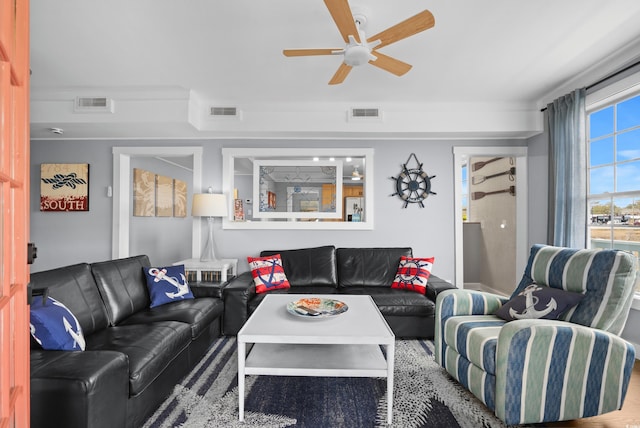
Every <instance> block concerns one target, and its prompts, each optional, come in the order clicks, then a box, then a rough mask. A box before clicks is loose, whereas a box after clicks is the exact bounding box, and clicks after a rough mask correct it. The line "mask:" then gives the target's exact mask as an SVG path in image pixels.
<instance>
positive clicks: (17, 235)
mask: <svg viewBox="0 0 640 428" xmlns="http://www.w3.org/2000/svg"><path fill="white" fill-rule="evenodd" d="M28 219H29V2H28V0H0V237H1V238H2V239H1V241H2V245H1V246H0V269H1V271H0V277H1V278H2V283H1V284H0V428H13V427H19V428H23V427H28V426H29V322H28V321H29V320H28V317H29V307H28V306H27V284H28V281H29V271H28V269H27V241H28V237H29V227H28V226H29V225H28Z"/></svg>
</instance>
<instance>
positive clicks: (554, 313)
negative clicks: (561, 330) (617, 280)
mask: <svg viewBox="0 0 640 428" xmlns="http://www.w3.org/2000/svg"><path fill="white" fill-rule="evenodd" d="M583 297H584V295H583V294H580V293H572V292H570V291H565V290H561V289H558V288H551V287H546V286H542V285H538V284H535V283H534V284H530V285H528V286H527V287H526V288H525V289H524V290H522V292H520V293H519V294H518V295H517V296H515V297H512V298H511V300H509V301H508V302H507V303H505V304H504V305H502V306H501V307H500V309H498V310H497V311H496V313H495V314H496V315H497V316H499V317H500V318H502V319H504V320H507V321H513V320H517V319H539V318H542V319H549V320H557V319H558V318H560V316H561V315H562V314H563V313H565V312H566V311H568V310H569V309H571V308H573V307H574V306H576V305H577V304H578V303H580V300H582V298H583Z"/></svg>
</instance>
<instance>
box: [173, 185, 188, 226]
mask: <svg viewBox="0 0 640 428" xmlns="http://www.w3.org/2000/svg"><path fill="white" fill-rule="evenodd" d="M173 216H174V217H186V216H187V182H186V181H182V180H178V179H175V180H173Z"/></svg>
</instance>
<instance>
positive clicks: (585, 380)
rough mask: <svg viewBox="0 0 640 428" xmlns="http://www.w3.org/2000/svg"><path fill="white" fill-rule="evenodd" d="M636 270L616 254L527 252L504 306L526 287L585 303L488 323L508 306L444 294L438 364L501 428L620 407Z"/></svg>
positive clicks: (489, 297) (462, 293)
mask: <svg viewBox="0 0 640 428" xmlns="http://www.w3.org/2000/svg"><path fill="white" fill-rule="evenodd" d="M636 270H637V267H636V260H635V258H634V257H633V256H632V255H631V254H629V253H626V252H623V251H617V250H577V249H568V248H559V247H552V246H545V245H535V246H534V247H533V248H532V249H531V254H530V257H529V262H528V264H527V267H526V269H525V272H524V275H523V278H522V280H521V281H520V284H519V285H518V287H517V288H516V290H515V291H514V293H513V295H512V297H514V296H516V295H518V294H519V293H520V292H521V291H523V290H524V289H525V287H527V286H528V285H530V284H531V283H534V282H535V283H536V284H537V285H538V286H546V287H553V288H558V289H564V290H566V291H573V292H579V293H582V294H583V295H584V297H583V298H582V300H581V301H580V303H578V305H577V306H575V307H574V308H572V309H570V310H569V311H567V312H566V313H564V314H562V315H561V316H560V319H559V320H557V321H556V320H547V319H519V320H514V321H510V322H506V321H505V320H503V319H501V318H499V317H497V316H495V315H493V314H494V313H495V312H496V310H498V308H500V306H502V305H503V304H504V303H505V302H507V301H508V300H509V299H508V298H504V297H501V296H497V295H494V294H490V293H484V292H477V291H467V290H458V289H456V290H447V291H445V292H443V293H441V294H439V295H438V299H437V302H436V331H435V346H436V360H437V361H438V363H439V364H440V365H442V366H443V367H444V368H445V369H446V370H447V371H448V372H449V374H450V375H451V376H453V377H454V378H455V379H457V380H458V382H460V383H461V384H462V385H464V386H465V387H466V388H467V389H468V390H470V391H471V392H472V393H473V394H474V395H475V396H476V397H478V398H479V399H480V400H481V401H482V402H483V403H484V404H485V405H486V406H487V407H489V408H491V409H492V410H493V411H494V412H495V414H496V416H497V417H498V418H500V419H501V420H503V421H504V422H505V423H506V424H508V425H512V424H524V423H537V422H548V421H561V420H569V419H578V418H584V417H588V416H594V415H598V414H602V413H606V412H610V411H613V410H618V409H620V407H622V403H623V401H624V397H625V394H626V392H627V386H628V384H629V379H630V376H631V370H632V368H633V364H634V357H635V350H634V348H633V346H632V345H631V344H630V343H628V342H626V341H625V340H623V339H622V338H620V336H619V335H620V333H621V332H622V329H623V328H624V324H625V322H626V319H627V317H628V315H629V309H630V306H631V301H632V299H633V293H634V288H635V282H636Z"/></svg>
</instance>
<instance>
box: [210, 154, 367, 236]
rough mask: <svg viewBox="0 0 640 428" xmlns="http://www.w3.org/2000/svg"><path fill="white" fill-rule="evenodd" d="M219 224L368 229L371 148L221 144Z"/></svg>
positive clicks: (275, 227)
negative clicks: (223, 210)
mask: <svg viewBox="0 0 640 428" xmlns="http://www.w3.org/2000/svg"><path fill="white" fill-rule="evenodd" d="M222 155H223V192H224V193H226V194H227V195H229V198H228V200H229V216H228V218H225V219H223V228H224V229H372V228H373V149H344V148H338V149H328V148H322V149H312V148H303V149H281V148H277V149H273V148H271V149H256V148H253V149H245V148H223V149H222Z"/></svg>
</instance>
